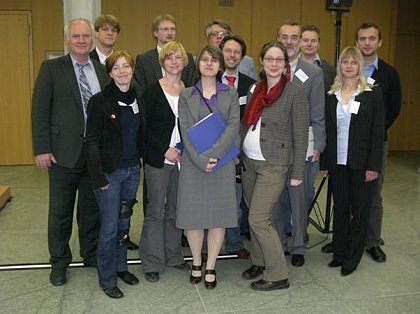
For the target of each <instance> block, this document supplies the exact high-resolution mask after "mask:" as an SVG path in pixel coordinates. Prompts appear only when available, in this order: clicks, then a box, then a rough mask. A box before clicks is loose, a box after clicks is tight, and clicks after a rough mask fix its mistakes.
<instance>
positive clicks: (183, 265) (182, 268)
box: [170, 262, 190, 270]
mask: <svg viewBox="0 0 420 314" xmlns="http://www.w3.org/2000/svg"><path fill="white" fill-rule="evenodd" d="M170 267H173V268H175V269H177V270H189V269H190V267H189V266H188V264H187V263H185V262H184V263H182V264H178V265H173V266H170Z"/></svg>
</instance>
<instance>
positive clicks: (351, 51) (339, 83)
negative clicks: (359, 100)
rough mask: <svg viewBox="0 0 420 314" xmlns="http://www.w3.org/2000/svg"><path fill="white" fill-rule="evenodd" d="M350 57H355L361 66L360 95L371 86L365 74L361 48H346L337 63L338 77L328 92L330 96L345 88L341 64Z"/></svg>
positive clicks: (358, 79)
mask: <svg viewBox="0 0 420 314" xmlns="http://www.w3.org/2000/svg"><path fill="white" fill-rule="evenodd" d="M349 56H351V57H353V58H354V59H355V60H356V62H357V64H358V65H359V72H358V73H357V85H358V86H360V93H363V91H364V90H365V89H366V87H368V86H369V87H370V85H369V84H368V83H367V81H366V77H365V74H364V64H363V56H362V53H361V52H360V50H359V48H357V47H354V46H350V47H346V48H344V50H343V51H342V52H341V54H340V58H339V59H338V63H337V76H336V77H335V79H334V83H333V84H332V85H331V89H330V90H329V91H328V94H329V95H331V94H334V93H336V92H338V91H339V90H341V89H342V88H343V84H344V77H343V73H342V72H341V63H342V62H343V60H344V59H345V58H347V57H349Z"/></svg>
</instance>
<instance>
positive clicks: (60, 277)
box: [50, 268, 67, 286]
mask: <svg viewBox="0 0 420 314" xmlns="http://www.w3.org/2000/svg"><path fill="white" fill-rule="evenodd" d="M50 282H51V284H52V285H53V286H62V285H64V284H65V283H66V282H67V278H66V269H65V268H53V269H51V273H50Z"/></svg>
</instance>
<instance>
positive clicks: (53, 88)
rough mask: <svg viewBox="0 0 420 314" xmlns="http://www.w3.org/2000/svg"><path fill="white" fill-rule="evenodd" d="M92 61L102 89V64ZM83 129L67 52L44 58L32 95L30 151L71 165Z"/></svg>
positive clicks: (74, 159)
mask: <svg viewBox="0 0 420 314" xmlns="http://www.w3.org/2000/svg"><path fill="white" fill-rule="evenodd" d="M92 63H93V66H94V68H95V72H96V75H97V77H98V80H99V84H100V86H101V88H103V87H104V86H105V85H106V83H107V82H108V81H109V77H108V75H107V73H106V70H105V67H104V66H103V65H102V64H100V63H99V62H97V61H96V60H92ZM84 131H85V119H84V116H83V107H82V99H81V97H80V90H79V84H78V82H77V78H76V74H75V72H74V67H73V64H72V61H71V58H70V55H69V54H67V55H65V56H63V57H60V58H56V59H52V60H47V61H44V62H43V63H42V65H41V68H40V70H39V74H38V77H37V79H36V82H35V86H34V93H33V98H32V138H33V147H34V154H35V155H39V154H46V153H52V154H54V156H55V158H56V159H57V162H58V165H59V166H61V167H66V168H73V167H74V166H75V165H76V163H77V161H78V159H79V157H80V153H81V151H82V145H83V140H84V136H83V133H84Z"/></svg>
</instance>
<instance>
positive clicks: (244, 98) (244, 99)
mask: <svg viewBox="0 0 420 314" xmlns="http://www.w3.org/2000/svg"><path fill="white" fill-rule="evenodd" d="M243 105H246V96H242V97H239V106H243Z"/></svg>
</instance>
